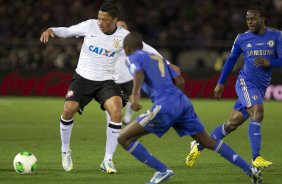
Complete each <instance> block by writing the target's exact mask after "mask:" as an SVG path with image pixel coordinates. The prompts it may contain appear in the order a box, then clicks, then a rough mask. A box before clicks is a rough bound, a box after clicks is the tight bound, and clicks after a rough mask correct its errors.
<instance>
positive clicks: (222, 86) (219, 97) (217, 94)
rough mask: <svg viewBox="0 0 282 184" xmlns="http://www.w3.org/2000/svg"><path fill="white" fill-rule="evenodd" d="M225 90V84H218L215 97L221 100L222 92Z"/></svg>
mask: <svg viewBox="0 0 282 184" xmlns="http://www.w3.org/2000/svg"><path fill="white" fill-rule="evenodd" d="M223 90H224V85H223V84H219V83H218V84H217V85H216V87H215V88H214V97H215V98H216V99H217V100H218V101H220V99H221V94H222V92H223Z"/></svg>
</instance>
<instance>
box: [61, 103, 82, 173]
mask: <svg viewBox="0 0 282 184" xmlns="http://www.w3.org/2000/svg"><path fill="white" fill-rule="evenodd" d="M78 110H79V104H78V102H75V101H66V102H65V105H64V112H63V114H62V116H61V119H60V134H61V141H62V147H61V151H62V166H63V169H64V170H65V171H71V170H72V169H73V162H72V158H71V150H70V138H71V132H72V128H73V116H74V114H75V113H76V112H77V111H78Z"/></svg>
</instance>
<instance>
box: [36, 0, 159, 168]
mask: <svg viewBox="0 0 282 184" xmlns="http://www.w3.org/2000/svg"><path fill="white" fill-rule="evenodd" d="M117 16H118V9H117V7H116V6H115V5H114V4H111V3H104V4H103V5H102V6H101V7H100V9H99V13H98V19H97V20H96V19H89V20H87V21H84V22H81V23H79V24H77V25H74V26H71V27H56V28H48V29H47V30H46V31H44V32H43V33H42V35H41V37H40V41H41V42H43V43H47V42H48V41H49V39H50V37H55V36H57V37H60V38H68V37H84V42H83V44H82V47H81V51H80V56H79V60H78V64H77V68H76V70H75V74H74V78H73V80H72V81H71V83H70V85H69V89H68V92H67V95H66V98H65V104H64V110H63V113H62V115H61V118H60V133H61V141H62V148H61V149H62V165H63V168H64V170H65V171H71V170H72V169H73V162H72V158H71V149H70V137H71V131H72V127H73V122H74V115H75V113H76V112H78V113H80V114H81V113H82V110H83V108H84V107H85V106H86V105H87V104H88V103H89V102H90V101H91V100H92V99H95V100H96V101H97V102H98V103H100V105H101V108H102V109H103V110H106V111H107V112H108V113H109V114H110V117H111V120H110V123H109V124H108V127H107V143H106V153H105V157H104V160H103V162H102V163H101V165H100V168H101V169H102V170H104V171H106V172H107V173H116V172H117V170H116V169H115V167H114V164H113V161H112V157H113V154H114V152H115V150H116V147H117V144H118V142H117V137H118V135H119V133H120V131H121V125H122V123H121V120H122V107H123V105H125V99H124V97H123V95H122V93H121V90H120V87H119V86H118V85H117V84H116V83H115V82H114V81H115V80H116V79H117V75H116V72H115V63H116V61H117V59H118V57H119V56H120V54H121V52H122V51H123V39H124V38H125V36H126V35H127V34H128V33H129V31H127V30H125V29H123V28H122V27H117V26H116V23H117V21H118V18H117ZM143 44H144V50H147V51H149V52H153V53H156V54H158V55H159V53H158V52H157V51H156V50H155V49H153V48H151V47H150V46H148V45H147V44H145V43H143Z"/></svg>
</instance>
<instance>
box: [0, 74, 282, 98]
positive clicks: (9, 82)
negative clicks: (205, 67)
mask: <svg viewBox="0 0 282 184" xmlns="http://www.w3.org/2000/svg"><path fill="white" fill-rule="evenodd" d="M72 76H73V72H72V71H10V72H8V71H7V72H1V74H0V82H1V83H0V95H1V96H61V97H62V96H65V95H66V92H67V89H68V85H69V82H70V81H71V79H72ZM183 77H184V78H185V81H186V84H185V93H186V94H187V96H189V97H190V98H213V90H214V87H215V85H216V83H217V80H218V77H219V75H218V74H212V73H211V74H193V75H191V76H190V75H188V74H185V73H184V74H183ZM279 78H280V77H279ZM236 79H237V75H231V76H229V77H228V81H227V82H226V85H225V87H224V93H223V98H236V92H235V89H234V86H235V82H236ZM281 83H282V82H281ZM265 99H276V100H282V85H279V84H278V85H274V84H272V85H271V86H269V88H268V89H267V91H266V95H265Z"/></svg>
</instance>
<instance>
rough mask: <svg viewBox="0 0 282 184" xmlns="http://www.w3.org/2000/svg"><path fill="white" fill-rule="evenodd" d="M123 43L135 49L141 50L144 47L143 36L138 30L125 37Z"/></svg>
mask: <svg viewBox="0 0 282 184" xmlns="http://www.w3.org/2000/svg"><path fill="white" fill-rule="evenodd" d="M123 45H124V46H127V47H129V48H130V49H133V50H141V49H142V48H143V41H142V36H141V35H140V34H139V33H137V32H131V33H129V34H128V35H127V36H126V37H125V38H124V40H123Z"/></svg>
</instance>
